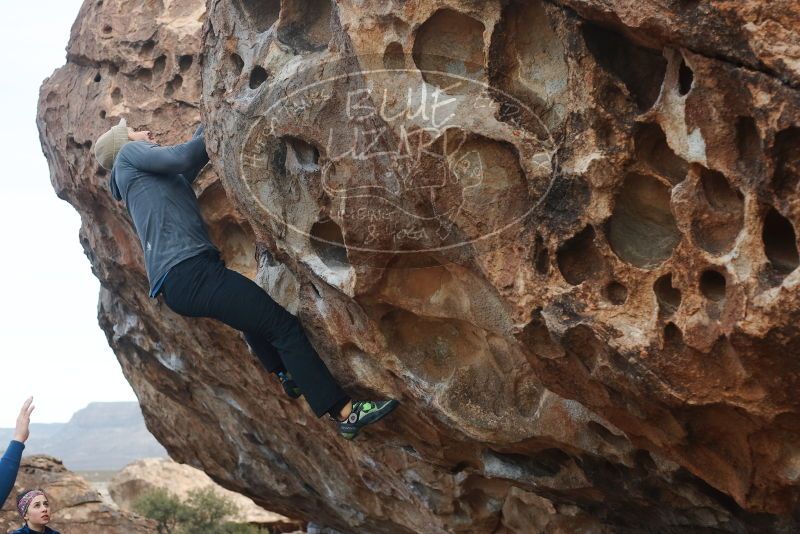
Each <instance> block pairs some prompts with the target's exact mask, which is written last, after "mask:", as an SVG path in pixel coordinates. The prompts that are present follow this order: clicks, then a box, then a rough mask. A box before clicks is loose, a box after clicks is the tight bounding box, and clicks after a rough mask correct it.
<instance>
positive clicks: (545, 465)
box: [38, 0, 800, 533]
mask: <svg viewBox="0 0 800 534" xmlns="http://www.w3.org/2000/svg"><path fill="white" fill-rule="evenodd" d="M799 7H800V6H798V3H797V2H796V1H789V0H787V1H784V2H765V1H754V0H750V1H744V2H736V3H732V2H722V1H716V0H709V1H704V2H696V1H685V0H680V1H679V0H666V1H661V2H654V1H644V2H628V1H620V2H608V1H605V0H585V1H584V0H556V1H552V2H542V1H538V0H537V1H526V2H517V1H487V2H474V1H468V0H406V1H400V0H393V1H378V0H359V1H354V0H341V1H338V2H335V3H334V2H328V1H326V0H310V1H302V2H301V1H299V0H282V1H278V0H260V1H256V0H235V1H233V0H232V1H230V2H216V1H209V2H208V3H207V4H204V3H203V2H199V1H197V0H195V1H188V0H174V1H171V2H164V3H162V2H153V1H145V2H130V1H106V2H96V1H91V2H86V3H85V4H84V6H83V8H82V9H81V12H80V14H79V16H78V19H77V21H76V23H75V25H74V27H73V31H72V36H71V39H70V43H69V45H68V48H67V64H66V65H65V66H64V67H62V68H61V69H59V70H57V71H56V72H55V73H54V74H53V75H52V76H51V77H50V78H48V79H47V80H46V81H45V82H44V84H43V86H42V90H41V96H40V103H39V110H38V125H39V129H40V134H41V140H42V146H43V149H44V152H45V155H46V156H47V158H48V161H49V163H50V169H51V181H52V183H53V186H54V188H55V190H56V192H57V194H58V195H59V196H60V197H62V198H64V199H65V200H67V201H69V202H70V203H71V204H72V205H73V206H75V208H76V209H77V210H78V211H79V213H80V214H81V217H82V221H83V225H82V229H81V234H80V239H81V242H82V244H83V246H84V249H85V251H86V254H87V256H88V257H89V259H90V261H91V263H92V268H93V271H94V273H95V274H96V276H97V277H98V278H99V279H100V281H101V293H100V301H99V309H98V315H99V321H100V325H101V327H102V328H103V329H104V330H105V332H106V335H107V337H108V339H109V342H110V344H111V345H112V347H113V348H114V350H115V353H116V354H117V357H118V359H119V362H120V365H121V366H122V368H123V371H124V373H125V375H126V376H127V377H128V380H129V381H130V382H131V383H132V385H133V387H134V389H135V391H136V393H137V395H138V397H139V401H140V403H141V405H142V409H143V413H144V415H145V419H146V421H147V424H148V427H149V429H150V430H151V431H152V432H153V434H154V435H155V436H156V437H157V438H158V439H159V441H160V442H161V443H162V444H163V445H164V446H165V447H166V448H167V450H168V451H169V453H170V455H171V456H172V457H173V458H174V459H175V460H177V461H179V462H182V463H189V464H191V465H194V466H196V467H199V468H201V469H203V470H204V471H205V472H206V473H208V474H209V475H210V476H211V477H212V478H213V479H214V480H215V481H217V482H219V483H220V484H222V485H223V486H225V487H227V488H228V489H231V490H233V491H237V492H241V493H243V494H245V495H248V496H249V497H251V498H253V500H254V501H255V502H256V503H257V504H259V505H261V506H263V507H264V508H266V509H269V510H274V511H276V512H279V513H282V514H284V515H287V516H289V517H298V518H306V519H311V520H314V521H315V522H317V523H321V524H324V525H327V526H330V527H333V528H337V529H340V530H342V531H347V532H365V533H366V532H368V533H377V532H431V533H434V532H470V533H472V532H508V533H523V532H624V531H626V530H627V531H632V532H641V531H653V532H667V531H676V532H677V531H681V532H712V531H713V532H719V531H722V532H746V531H760V532H794V531H796V530H797V529H798V520H797V519H796V518H795V517H794V516H793V511H794V510H795V509H796V507H797V502H798V496H800V491H799V490H798V481H799V480H800V448H798V445H797V444H798V443H800V439H798V438H800V401H799V400H798V398H799V397H798V395H797V391H798V371H799V370H800V369H799V368H798V367H799V366H798V363H797V361H798V360H797V354H798V349H799V348H800V338H798V335H797V334H798V332H797V326H796V325H797V323H798V315H800V312H798V305H797V303H798V294H799V290H798V284H799V283H800V271H799V270H798V269H797V267H798V265H799V264H800V259H799V258H798V241H797V230H796V228H797V225H798V224H800V202H798V187H800V185H799V182H800V161H799V160H800V118H799V117H800V113H798V112H799V111H800V92H799V91H800V49H798V44H797V43H798V38H797V37H798V32H800V20H798V19H799V18H800V15H798V13H800V9H798V8H799ZM122 116H124V117H126V118H127V119H128V122H129V124H130V125H132V126H135V127H145V126H146V127H147V128H148V129H150V130H152V131H154V132H155V133H156V136H157V139H158V141H159V142H161V143H163V144H169V143H175V142H179V141H182V140H186V139H188V137H189V136H190V135H191V133H192V131H193V129H194V127H195V126H196V124H197V123H198V122H199V121H200V120H201V119H202V120H203V121H204V122H205V124H206V125H207V130H206V140H207V147H208V151H209V154H210V156H211V165H209V166H208V167H207V168H206V170H205V171H204V172H203V174H202V175H201V177H200V178H199V179H198V182H197V184H196V186H195V188H196V191H197V194H198V197H199V200H200V205H201V207H202V209H203V212H204V214H205V215H206V219H207V221H208V223H209V229H210V233H211V235H212V237H213V238H214V240H215V242H216V243H217V244H218V246H219V247H220V249H221V251H222V253H223V257H224V258H225V260H226V262H227V263H228V265H229V266H230V267H231V268H234V269H237V270H239V271H240V272H242V273H244V274H245V275H247V276H250V277H252V278H253V279H255V280H257V281H258V283H259V284H261V285H262V287H264V288H265V289H266V290H267V291H268V292H269V293H270V294H271V295H272V296H273V297H274V298H275V299H276V300H277V301H279V302H280V303H282V304H283V305H285V306H286V307H287V308H288V309H290V310H291V311H292V312H293V313H296V314H297V315H298V316H299V317H300V318H301V320H302V321H303V324H304V326H305V328H306V330H307V332H308V333H309V336H310V337H311V339H312V341H313V343H314V345H315V346H316V347H317V349H318V350H319V352H320V354H321V355H322V357H323V359H324V360H325V361H326V363H327V364H328V366H329V367H330V369H331V371H332V372H333V374H334V375H335V376H336V377H337V379H338V380H339V381H340V382H341V383H342V385H343V387H344V388H345V389H346V390H347V391H348V392H349V393H351V394H352V395H354V396H357V397H364V396H370V397H376V396H380V397H387V396H388V397H393V398H397V399H399V400H401V401H402V405H401V407H400V409H399V410H398V411H397V412H396V413H395V414H393V415H392V416H391V419H389V420H388V421H387V423H386V424H381V425H376V426H375V428H374V429H368V430H366V431H365V432H364V437H363V438H361V439H359V440H357V441H355V442H352V443H349V442H344V441H342V440H340V439H339V438H338V437H337V436H336V434H335V430H334V428H333V426H332V425H331V423H330V422H329V421H327V420H325V419H319V420H318V419H316V418H314V416H313V414H312V413H311V412H310V411H309V409H308V408H307V407H306V406H305V405H304V403H302V402H292V401H290V400H289V399H288V398H286V397H285V396H283V394H282V390H281V388H280V386H279V385H278V383H277V381H276V380H274V378H272V377H270V376H268V375H267V374H266V373H265V372H264V371H263V370H261V368H260V367H259V365H258V363H257V361H256V359H255V358H254V357H253V356H252V355H250V354H249V352H248V350H247V348H246V345H245V344H244V342H243V341H242V339H241V337H240V335H239V334H238V333H237V332H235V331H233V330H231V329H229V328H227V327H225V326H222V325H219V324H218V323H215V322H213V321H210V320H205V319H189V318H183V317H180V316H178V315H176V314H174V313H172V312H171V311H170V310H169V309H168V307H167V306H166V305H165V304H164V303H163V302H162V301H161V300H160V299H158V300H151V299H149V298H147V281H146V279H145V275H144V268H143V263H142V254H141V250H140V245H139V243H138V240H137V238H136V235H135V233H134V230H133V227H132V224H131V222H130V220H129V218H128V216H127V213H126V211H125V208H124V206H122V205H121V204H119V203H116V202H114V201H113V200H112V198H111V197H110V195H109V193H108V190H107V181H108V174H107V173H105V172H104V171H102V170H101V169H99V167H98V166H97V164H96V162H95V161H94V160H93V158H92V157H91V143H92V142H93V141H94V140H95V139H96V138H97V137H98V136H99V134H101V133H102V132H103V131H105V130H106V129H107V128H108V127H109V126H110V125H112V124H115V123H116V121H118V119H119V118H120V117H122Z"/></svg>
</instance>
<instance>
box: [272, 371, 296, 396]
mask: <svg viewBox="0 0 800 534" xmlns="http://www.w3.org/2000/svg"><path fill="white" fill-rule="evenodd" d="M275 374H277V375H278V380H280V381H281V385H282V386H283V391H285V392H286V394H287V395H288V396H289V397H290V398H292V399H297V398H299V397H300V396H301V395H302V394H303V392H302V391H300V388H299V387H297V383H296V382H295V381H294V379H292V375H291V374H290V373H288V372H284V371H278V372H277V373H275Z"/></svg>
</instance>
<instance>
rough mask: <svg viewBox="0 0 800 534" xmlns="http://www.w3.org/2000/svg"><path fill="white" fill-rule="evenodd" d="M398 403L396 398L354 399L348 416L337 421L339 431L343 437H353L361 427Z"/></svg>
mask: <svg viewBox="0 0 800 534" xmlns="http://www.w3.org/2000/svg"><path fill="white" fill-rule="evenodd" d="M399 404H400V403H399V402H397V401H396V400H382V401H354V402H353V411H352V412H351V413H350V416H349V417H348V418H347V419H346V420H344V421H340V422H339V433H340V434H341V435H342V437H343V438H344V439H353V438H354V437H356V436H357V435H358V432H359V431H360V430H361V429H362V428H364V427H365V426H367V425H371V424H372V423H375V422H377V421H380V420H381V419H383V418H384V417H386V416H387V415H389V414H390V413H392V411H393V410H394V409H395V408H397V406H398V405H399Z"/></svg>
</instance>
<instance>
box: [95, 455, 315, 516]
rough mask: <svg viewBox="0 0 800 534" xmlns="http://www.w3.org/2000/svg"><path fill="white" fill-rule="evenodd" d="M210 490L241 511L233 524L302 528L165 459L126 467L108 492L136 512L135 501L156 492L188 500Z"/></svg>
mask: <svg viewBox="0 0 800 534" xmlns="http://www.w3.org/2000/svg"><path fill="white" fill-rule="evenodd" d="M208 487H212V488H214V491H215V492H216V493H217V494H218V495H220V496H221V497H223V498H225V499H228V500H229V501H231V502H232V503H233V504H234V505H235V506H236V507H237V509H238V512H237V514H236V516H235V517H234V518H232V519H231V520H232V521H235V522H237V523H252V524H258V525H263V526H265V527H277V526H281V527H288V526H297V527H299V526H301V525H299V524H297V522H293V521H291V520H290V519H289V518H287V517H283V516H282V515H279V514H276V513H273V512H269V511H267V510H264V509H263V508H260V507H258V506H256V504H255V503H253V501H252V499H248V498H247V497H245V496H244V495H239V494H238V493H233V492H232V491H228V490H226V489H224V488H221V487H219V486H218V485H217V484H215V483H214V481H213V480H211V479H210V478H209V477H208V475H206V474H205V473H203V472H202V471H200V470H199V469H195V468H194V467H191V466H189V465H182V464H179V463H176V462H173V461H172V460H169V459H166V458H145V459H143V460H137V461H135V462H133V463H131V464H128V465H127V466H125V468H124V469H122V470H121V471H119V472H118V473H116V474H115V475H114V478H112V479H111V483H110V484H109V485H108V492H109V494H110V495H111V498H112V499H113V500H114V502H115V503H116V504H117V505H118V506H119V507H120V508H121V509H123V510H127V511H130V512H133V511H134V503H135V502H136V499H138V498H139V497H141V496H142V495H144V494H146V493H147V492H149V491H153V490H154V489H158V488H162V489H166V490H168V491H170V492H171V493H173V494H174V495H177V496H178V497H179V498H180V499H182V500H185V499H186V498H187V497H188V496H189V493H190V492H191V491H195V490H201V489H205V488H208Z"/></svg>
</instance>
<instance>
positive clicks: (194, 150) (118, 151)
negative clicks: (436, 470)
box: [94, 119, 398, 439]
mask: <svg viewBox="0 0 800 534" xmlns="http://www.w3.org/2000/svg"><path fill="white" fill-rule="evenodd" d="M94 154H95V157H96V158H97V161H98V162H99V164H100V165H101V166H102V167H103V168H105V169H107V170H110V171H111V178H110V180H109V187H110V189H111V193H112V195H113V196H114V198H115V199H117V200H123V201H124V202H125V205H126V207H127V209H128V213H129V214H130V216H131V218H132V219H133V223H134V226H135V227H136V232H137V234H138V236H139V240H140V241H141V244H142V248H143V250H144V259H145V267H146V270H147V276H148V279H149V282H150V297H152V298H155V297H157V296H158V295H160V294H163V296H164V302H165V303H166V304H167V306H169V307H170V308H171V309H172V310H173V311H175V312H176V313H179V314H181V315H184V316H187V317H211V318H214V319H217V320H219V321H222V322H223V323H225V324H227V325H229V326H231V327H233V328H235V329H237V330H240V331H241V332H243V333H244V336H245V340H246V341H247V343H248V345H249V346H250V348H251V350H252V351H253V352H254V353H255V354H256V356H257V357H258V359H259V360H260V361H261V363H262V365H263V366H264V367H265V368H266V369H267V371H269V372H271V373H274V374H275V375H277V377H278V379H279V380H280V381H281V384H282V385H283V388H284V390H285V391H286V393H287V394H288V395H289V396H290V397H292V398H297V397H299V396H300V395H303V396H304V397H305V399H306V401H307V402H308V404H309V405H310V407H311V409H312V410H313V412H314V413H315V414H316V415H317V417H321V416H322V415H324V414H326V413H327V414H329V415H330V416H331V417H332V418H334V419H335V420H336V421H337V422H338V428H339V433H340V434H341V435H342V436H343V437H344V438H345V439H352V438H354V437H355V436H356V435H357V434H358V433H359V431H360V430H361V429H362V428H363V427H364V426H366V425H369V424H372V423H375V422H376V421H378V420H380V419H381V418H383V417H384V416H386V415H388V414H389V413H390V412H391V411H393V410H394V409H395V408H396V407H397V405H398V402H397V401H395V400H391V399H390V400H375V401H354V400H352V399H350V398H349V397H348V396H347V394H345V393H344V391H342V389H341V388H340V387H339V384H338V383H337V382H336V380H335V379H334V378H333V376H332V375H331V373H330V371H329V370H328V368H327V367H326V366H325V363H324V362H323V361H322V359H321V358H320V357H319V355H318V354H317V353H316V352H315V350H314V348H313V347H312V346H311V343H310V342H309V341H308V338H307V337H306V334H305V332H304V331H303V327H302V326H301V324H300V322H299V321H298V319H297V318H296V317H294V316H293V315H292V314H290V313H289V312H287V311H286V310H285V309H283V308H282V307H281V306H280V305H278V304H277V303H276V302H275V301H274V300H273V299H272V298H271V297H270V296H269V295H268V294H267V293H266V292H265V291H264V290H263V289H262V288H261V287H260V286H259V285H257V284H256V283H255V282H253V281H252V280H250V279H248V278H247V277H245V276H242V275H241V274H239V273H237V272H235V271H232V270H230V269H227V268H226V267H225V264H224V262H223V261H222V259H221V258H220V252H219V251H218V250H217V248H216V247H215V246H214V244H213V243H212V242H211V240H210V239H209V237H208V233H207V231H206V228H205V224H204V222H203V219H202V217H201V215H200V208H199V206H198V203H197V198H196V196H195V194H194V191H193V190H192V186H191V184H192V182H193V181H194V180H195V178H197V176H198V174H200V171H201V170H202V169H203V167H204V166H205V165H206V163H207V162H208V154H207V153H206V146H205V139H204V128H203V126H202V125H201V126H200V127H199V128H198V129H197V131H196V132H195V133H194V135H193V137H192V139H191V140H190V141H188V142H186V143H183V144H179V145H174V146H160V145H158V144H156V143H154V142H153V136H152V134H151V133H150V132H149V131H146V130H143V131H134V129H133V128H130V127H128V126H127V124H126V121H125V119H122V120H120V122H119V124H117V125H116V126H114V127H112V128H111V129H109V130H108V131H107V132H105V133H104V134H103V135H101V136H100V137H99V138H98V140H97V142H96V143H95V149H94Z"/></svg>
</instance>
